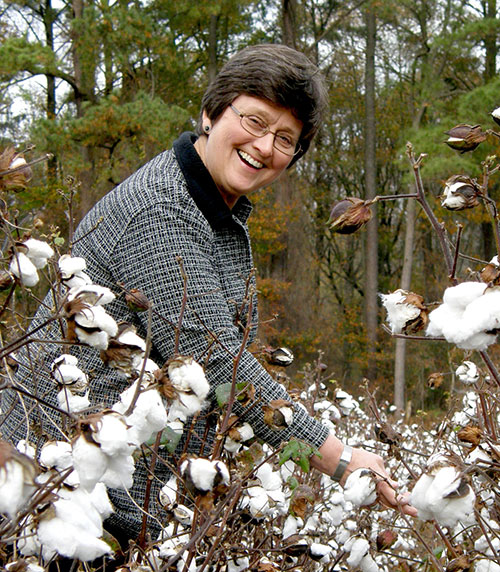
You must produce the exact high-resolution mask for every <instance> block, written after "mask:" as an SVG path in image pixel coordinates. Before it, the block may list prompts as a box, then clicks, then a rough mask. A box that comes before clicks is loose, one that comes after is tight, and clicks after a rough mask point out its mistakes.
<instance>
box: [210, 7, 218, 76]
mask: <svg viewBox="0 0 500 572" xmlns="http://www.w3.org/2000/svg"><path fill="white" fill-rule="evenodd" d="M218 20H219V17H218V15H217V14H211V15H210V26H209V30H208V70H207V72H208V74H207V75H208V83H209V84H210V83H212V81H213V80H214V79H215V76H216V75H217V22H218Z"/></svg>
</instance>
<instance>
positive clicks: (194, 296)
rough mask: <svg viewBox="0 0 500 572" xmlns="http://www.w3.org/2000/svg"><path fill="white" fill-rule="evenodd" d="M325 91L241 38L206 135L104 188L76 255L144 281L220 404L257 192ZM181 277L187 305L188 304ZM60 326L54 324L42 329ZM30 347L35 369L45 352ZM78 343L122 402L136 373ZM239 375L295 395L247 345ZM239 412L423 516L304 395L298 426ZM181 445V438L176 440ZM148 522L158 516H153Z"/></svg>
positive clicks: (162, 344) (49, 389)
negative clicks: (357, 473) (308, 408)
mask: <svg viewBox="0 0 500 572" xmlns="http://www.w3.org/2000/svg"><path fill="white" fill-rule="evenodd" d="M325 102H326V94H325V88H324V84H323V80H322V79H321V77H320V75H319V74H318V71H317V69H316V68H315V67H314V66H313V65H312V64H311V63H310V62H309V60H308V59H307V58H306V57H305V56H304V55H302V54H300V53H299V52H296V51H295V50H292V49H290V48H288V47H285V46H280V45H259V46H253V47H249V48H246V49H244V50H242V51H241V52H239V53H238V54H236V55H235V56H234V57H233V58H232V59H231V60H229V62H228V63H227V64H226V65H225V66H224V67H223V69H222V70H221V72H220V73H219V75H218V76H217V78H216V79H215V81H214V82H213V83H212V84H211V85H210V86H209V88H208V90H207V92H206V93H205V95H204V97H203V101H202V113H201V117H200V120H199V124H198V135H194V134H192V133H184V134H183V135H182V136H181V137H180V138H179V139H178V140H177V141H175V143H174V146H173V149H172V150H169V151H166V152H164V153H162V154H160V155H159V156H157V157H156V158H154V159H153V160H152V161H150V162H149V163H148V164H146V165H145V166H144V167H142V168H141V169H139V170H138V171H137V172H136V173H135V174H134V175H132V176H131V177H130V178H129V179H127V180H126V181H125V182H123V183H122V184H121V185H119V186H118V187H117V188H116V189H114V190H113V191H111V192H110V193H109V194H108V195H106V196H105V197H104V198H103V199H102V200H101V201H99V203H98V204H97V205H96V206H95V207H94V208H93V209H92V210H91V211H90V212H89V213H88V214H87V216H86V217H85V218H84V219H83V221H82V222H81V224H80V225H79V228H78V229H77V232H76V234H75V237H74V249H73V254H74V255H76V256H81V257H83V258H85V259H86V261H87V265H88V273H89V274H90V276H91V277H92V280H93V281H94V282H95V283H96V284H100V285H102V286H108V287H109V288H111V289H112V290H115V291H117V290H118V288H117V284H122V285H123V286H124V288H125V289H132V288H138V289H139V290H141V291H142V292H143V293H144V294H145V295H146V296H147V298H148V299H149V300H150V302H151V304H152V307H153V310H154V311H153V318H152V323H151V334H152V349H151V358H152V359H153V360H155V362H156V363H158V364H160V365H162V364H163V363H165V362H166V361H167V360H168V359H170V358H171V357H172V356H173V355H174V354H175V353H176V352H177V353H179V354H181V355H188V356H194V358H195V359H196V360H198V361H199V362H200V363H203V364H205V367H206V376H207V379H208V381H209V383H210V386H211V391H210V394H209V399H210V401H211V402H212V404H213V406H214V408H215V407H216V402H215V388H216V387H217V385H220V384H223V383H227V382H229V381H231V379H232V375H233V357H234V356H236V355H237V354H238V352H239V350H240V348H241V345H242V343H244V342H245V335H246V333H248V331H249V336H248V340H246V341H247V342H249V341H251V340H252V339H254V337H255V330H256V325H257V321H258V319H257V310H256V300H255V299H254V298H255V284H254V276H253V272H252V268H253V262H252V255H251V249H250V242H249V236H248V230H247V225H246V222H247V218H248V216H249V214H250V211H251V204H250V201H249V200H248V198H247V195H249V194H251V193H252V192H253V191H255V190H257V189H260V188H262V187H264V186H266V185H269V184H270V183H272V182H273V181H274V180H276V179H277V178H278V177H279V176H280V175H281V174H282V173H283V172H284V171H285V169H287V168H288V167H290V165H292V164H293V163H294V162H295V161H297V160H298V159H299V158H300V157H301V156H302V155H303V154H304V153H305V152H306V151H307V149H308V148H309V144H310V142H311V140H312V138H313V137H314V135H315V133H316V132H317V130H318V128H319V125H320V122H321V114H322V112H323V110H324V108H325ZM181 261H182V267H183V272H185V274H183V272H181V269H180V262H181ZM184 286H186V287H187V304H185V303H183V299H184V298H183V289H184ZM107 309H108V311H109V312H110V313H111V314H112V315H113V316H114V318H115V319H116V320H117V321H125V322H129V323H132V324H134V325H135V326H136V327H137V331H138V333H139V334H140V335H142V336H143V337H146V335H147V332H148V323H147V317H146V316H145V315H144V314H135V313H133V312H131V311H130V310H129V309H128V308H127V306H126V304H125V302H124V300H123V298H122V297H118V298H117V299H116V300H115V301H114V302H113V303H112V304H109V305H108V306H107ZM41 312H43V311H41ZM181 313H183V315H182V320H181V319H180V315H181ZM249 314H250V315H249ZM179 324H180V331H177V326H178V325H179ZM60 335H61V334H60V332H59V331H58V328H57V327H56V326H54V331H53V332H50V331H47V332H45V334H44V337H47V336H52V337H54V338H57V337H59V338H60ZM45 349H46V350H47V346H46V348H45ZM51 351H52V354H50V355H49V352H48V351H45V353H44V358H43V359H44V364H45V365H44V367H40V368H37V369H38V371H39V378H38V391H41V392H43V393H44V395H45V394H46V396H45V399H46V400H48V401H51V400H52V402H54V403H55V399H54V395H53V394H54V393H55V391H54V389H53V383H52V382H51V380H50V378H49V377H50V376H49V375H48V373H47V374H46V376H43V372H44V368H45V372H47V363H50V362H51V361H52V359H54V357H55V355H59V353H61V350H60V348H59V347H58V346H54V348H53V350H51ZM30 352H31V359H32V362H31V368H33V362H34V361H35V352H34V351H33V349H30ZM75 354H76V355H77V357H78V358H79V366H81V367H82V369H85V371H87V372H89V374H90V375H91V376H92V403H103V404H105V405H107V406H109V405H110V404H112V403H114V402H115V401H116V400H117V398H118V395H119V393H120V392H121V391H123V389H124V388H126V387H127V386H128V385H129V383H130V381H129V380H128V379H126V378H125V377H124V376H122V375H121V374H119V373H117V372H116V371H115V370H112V369H110V368H109V367H107V366H105V365H104V364H103V362H102V361H101V359H100V358H99V352H98V351H96V350H93V349H91V348H87V347H78V348H76V349H75ZM18 377H19V378H21V379H24V380H25V381H24V383H28V382H27V381H26V380H28V379H29V378H30V375H29V368H28V370H26V369H25V368H24V366H22V367H20V370H19V373H18ZM31 377H32V376H31ZM237 380H238V381H251V382H252V384H253V385H254V386H255V388H256V394H257V395H258V397H259V398H260V399H261V400H262V402H270V401H272V400H274V399H288V396H287V394H286V393H285V390H284V389H283V387H282V386H281V385H279V384H277V383H276V382H275V381H274V380H273V379H272V377H271V376H269V375H268V373H267V372H266V371H265V370H264V368H262V366H261V365H260V364H259V363H258V362H257V360H256V359H255V358H254V356H253V355H252V354H251V353H250V352H249V351H247V350H245V351H244V352H243V353H242V355H241V358H240V359H239V362H238V369H237ZM11 399H12V396H11ZM14 399H15V397H14ZM6 406H7V407H8V406H9V405H8V404H6ZM41 409H42V406H41V405H39V404H37V406H36V411H38V418H39V426H42V430H41V431H40V433H41V434H42V435H54V433H55V431H54V429H53V427H51V424H50V423H47V419H49V418H50V417H52V419H54V422H55V417H54V416H53V413H52V412H50V411H45V412H41ZM36 411H35V413H36ZM235 411H236V413H237V414H239V415H242V414H244V415H245V421H248V422H249V423H250V424H251V425H252V427H253V430H254V432H255V434H256V435H257V436H258V437H260V438H262V439H264V440H265V441H266V442H268V443H269V444H270V445H272V446H275V447H276V446H278V445H279V444H280V443H281V442H283V441H286V440H288V439H290V438H291V437H296V438H299V439H302V440H304V441H306V442H308V443H309V444H311V445H312V446H314V447H317V448H318V449H319V451H320V453H321V456H315V457H313V459H312V464H313V465H314V466H315V467H316V468H318V469H319V470H321V471H323V472H324V473H326V474H329V475H332V476H334V478H335V479H336V480H339V481H340V482H341V483H343V482H344V481H345V479H346V477H347V475H348V474H349V473H350V472H351V471H353V470H355V469H356V468H359V467H369V468H371V469H373V470H374V471H375V472H376V473H377V474H378V475H379V476H380V482H379V484H378V493H379V498H380V500H381V501H382V502H383V503H384V504H386V505H388V506H397V505H398V504H399V506H401V507H402V509H403V510H404V511H405V512H406V513H408V514H412V515H414V514H415V510H414V509H413V508H412V507H410V506H409V505H408V504H407V501H406V500H405V499H397V498H396V495H395V492H394V489H393V487H392V485H393V484H394V483H392V482H391V481H390V479H389V478H388V475H387V473H386V471H385V469H384V465H383V461H382V459H381V458H380V457H379V456H378V455H375V454H372V453H370V452H367V451H364V450H362V449H354V450H351V449H350V448H348V447H344V445H343V444H342V443H341V442H340V441H339V439H337V438H336V437H335V436H334V435H332V434H329V432H328V430H327V429H326V428H325V427H324V426H323V425H321V424H320V423H319V422H318V421H316V420H314V419H312V418H311V417H309V416H308V415H307V414H306V413H305V412H304V410H303V409H301V408H300V407H296V409H295V412H294V416H293V422H292V423H291V425H290V426H289V427H287V428H286V429H284V430H282V431H273V430H272V429H271V428H270V427H268V426H267V425H266V423H264V420H263V413H262V408H261V407H260V406H258V407H255V406H254V407H252V406H250V407H247V408H244V407H243V406H242V405H237V406H236V409H235ZM23 420H24V413H23V409H22V408H21V407H20V406H19V405H18V406H17V407H16V408H15V410H14V411H13V412H12V414H11V415H10V416H9V418H8V419H7V422H6V423H5V426H4V427H2V433H3V434H4V436H6V437H7V438H9V439H13V440H18V439H20V438H22V437H24V436H25V435H24V434H23V430H22V429H19V427H21V428H24V425H25V423H23ZM214 432H215V428H214V426H213V423H210V421H209V418H208V416H203V415H202V416H200V418H199V419H198V421H197V422H196V425H195V435H198V436H199V437H200V438H203V439H205V440H206V439H208V440H209V441H210V440H211V439H213V437H214ZM199 443H200V440H199V439H197V438H195V437H192V436H191V437H190V440H189V445H188V447H189V450H190V451H191V452H197V451H199ZM182 447H183V443H181V444H180V445H179V449H178V450H181V448H182ZM146 465H147V463H146V464H145V465H144V466H140V465H139V463H138V465H137V469H136V472H135V474H134V485H133V487H132V489H131V491H130V492H131V495H132V497H133V499H134V500H133V501H131V500H130V498H129V496H128V494H127V493H125V492H123V491H119V490H112V491H110V496H111V499H112V501H113V503H114V505H115V508H116V512H115V514H114V515H113V516H112V517H111V518H110V519H109V523H108V528H109V529H110V530H111V531H112V532H114V533H115V534H118V535H119V536H121V537H123V536H128V537H130V538H134V537H135V536H137V534H138V532H139V530H140V527H141V520H142V513H141V511H140V509H139V508H137V505H138V506H139V507H140V506H141V505H142V503H143V501H144V489H145V483H146V475H147V466H146ZM168 471H169V469H168V458H166V462H165V463H162V462H158V463H156V469H155V479H154V480H153V492H152V495H151V499H152V504H151V506H150V510H151V512H152V514H153V515H156V514H158V515H160V514H161V511H159V510H158V507H157V505H156V497H157V492H158V489H159V487H161V485H162V484H163V483H164V482H165V480H166V478H167V475H168ZM150 525H151V526H152V527H153V528H156V525H155V522H154V519H152V520H150Z"/></svg>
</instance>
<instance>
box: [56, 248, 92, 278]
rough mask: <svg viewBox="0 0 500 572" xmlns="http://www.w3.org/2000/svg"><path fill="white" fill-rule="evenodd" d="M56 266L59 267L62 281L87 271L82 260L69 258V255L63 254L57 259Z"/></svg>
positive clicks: (85, 264)
mask: <svg viewBox="0 0 500 572" xmlns="http://www.w3.org/2000/svg"><path fill="white" fill-rule="evenodd" d="M57 265H58V266H59V272H60V274H61V278H62V279H63V280H67V279H68V278H71V276H73V275H74V274H76V273H78V272H82V271H83V270H86V269H87V263H86V262H85V259H84V258H81V257H79V256H71V255H69V254H63V255H62V256H61V257H60V258H59V260H58V262H57Z"/></svg>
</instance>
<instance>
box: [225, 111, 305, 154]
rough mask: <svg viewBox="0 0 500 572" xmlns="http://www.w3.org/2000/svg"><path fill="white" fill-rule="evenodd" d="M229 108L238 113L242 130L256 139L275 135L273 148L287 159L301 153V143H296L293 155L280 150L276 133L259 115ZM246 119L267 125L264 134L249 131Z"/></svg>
mask: <svg viewBox="0 0 500 572" xmlns="http://www.w3.org/2000/svg"><path fill="white" fill-rule="evenodd" d="M229 107H230V108H231V109H232V110H233V111H234V113H236V115H237V116H238V117H239V118H240V125H241V127H242V129H244V130H245V131H246V132H247V133H250V135H253V136H254V137H258V138H259V139H260V138H261V137H265V136H266V135H267V134H268V133H271V134H272V135H274V138H273V147H274V148H275V149H276V151H279V152H280V153H283V155H286V156H287V157H295V155H297V153H300V151H301V147H300V143H298V142H297V143H296V144H295V150H294V151H293V152H292V153H287V152H286V151H283V149H280V148H279V147H276V135H277V133H276V131H271V130H270V129H269V125H268V124H267V123H266V122H265V121H264V120H263V119H261V118H260V117H259V116H258V115H254V114H253V113H242V112H241V111H238V110H237V109H236V107H234V105H233V104H230V105H229ZM245 117H256V118H257V119H258V120H259V121H260V122H261V123H263V124H264V125H265V128H264V133H261V134H257V133H255V132H253V131H250V129H248V128H247V127H246V126H245V125H244V124H243V119H245Z"/></svg>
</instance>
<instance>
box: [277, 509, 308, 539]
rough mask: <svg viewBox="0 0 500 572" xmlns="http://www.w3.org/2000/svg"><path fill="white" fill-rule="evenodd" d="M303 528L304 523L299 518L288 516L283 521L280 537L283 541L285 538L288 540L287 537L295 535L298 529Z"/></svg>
mask: <svg viewBox="0 0 500 572" xmlns="http://www.w3.org/2000/svg"><path fill="white" fill-rule="evenodd" d="M303 526H304V521H303V520H302V519H301V518H300V517H298V516H293V515H291V514H289V515H288V516H287V517H286V519H285V522H284V524H283V528H282V531H281V536H282V538H283V540H284V539H285V538H288V537H289V536H293V535H294V534H297V531H298V530H299V528H302V527H303Z"/></svg>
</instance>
